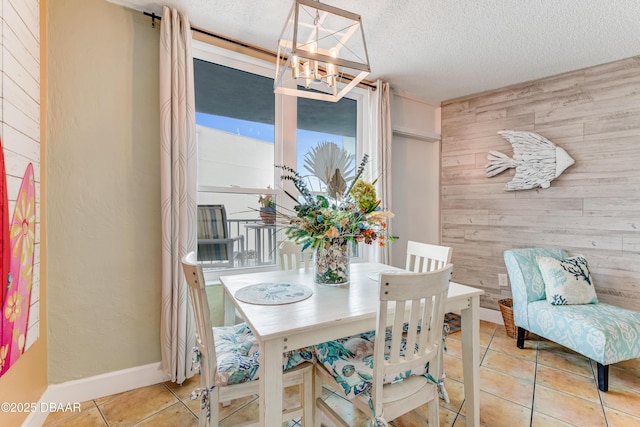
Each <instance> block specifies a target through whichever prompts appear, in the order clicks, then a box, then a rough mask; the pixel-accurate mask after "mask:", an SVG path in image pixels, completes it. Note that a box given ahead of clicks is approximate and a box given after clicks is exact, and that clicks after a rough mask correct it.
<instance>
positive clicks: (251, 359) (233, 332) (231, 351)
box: [213, 323, 315, 386]
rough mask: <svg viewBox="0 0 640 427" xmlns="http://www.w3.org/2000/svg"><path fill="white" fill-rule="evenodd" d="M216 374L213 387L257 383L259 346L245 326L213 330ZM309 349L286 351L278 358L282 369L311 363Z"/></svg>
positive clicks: (312, 359) (239, 325) (311, 351)
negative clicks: (216, 362)
mask: <svg viewBox="0 0 640 427" xmlns="http://www.w3.org/2000/svg"><path fill="white" fill-rule="evenodd" d="M213 339H214V341H215V343H216V357H217V361H218V370H217V372H216V380H215V383H216V385H217V386H225V385H231V384H240V383H245V382H249V381H253V380H256V379H258V370H259V368H260V363H259V360H260V346H259V343H258V339H257V338H256V336H255V335H254V334H253V332H252V331H251V329H250V328H249V325H247V324H246V323H240V324H237V325H234V326H223V327H216V328H213ZM314 361H315V355H314V352H313V347H305V348H303V349H299V350H292V351H287V352H285V353H284V354H283V355H282V368H283V369H290V368H293V367H294V366H297V365H299V364H301V363H303V362H314Z"/></svg>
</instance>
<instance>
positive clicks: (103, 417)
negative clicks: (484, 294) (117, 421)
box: [92, 399, 110, 427]
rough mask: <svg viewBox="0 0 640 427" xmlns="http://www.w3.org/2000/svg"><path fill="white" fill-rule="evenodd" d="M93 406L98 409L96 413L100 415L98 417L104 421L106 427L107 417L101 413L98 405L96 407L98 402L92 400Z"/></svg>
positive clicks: (107, 424)
mask: <svg viewBox="0 0 640 427" xmlns="http://www.w3.org/2000/svg"><path fill="white" fill-rule="evenodd" d="M92 402H93V404H94V405H96V408H98V413H99V414H100V417H102V421H104V424H105V425H106V426H107V427H110V426H109V421H107V417H106V416H105V415H104V413H103V412H102V409H101V408H100V405H98V402H96V400H95V399H94V400H92Z"/></svg>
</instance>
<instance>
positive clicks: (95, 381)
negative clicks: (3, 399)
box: [22, 362, 169, 427]
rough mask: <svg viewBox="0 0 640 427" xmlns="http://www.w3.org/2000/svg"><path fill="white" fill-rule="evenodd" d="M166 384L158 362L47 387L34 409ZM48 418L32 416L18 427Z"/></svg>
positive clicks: (38, 413)
mask: <svg viewBox="0 0 640 427" xmlns="http://www.w3.org/2000/svg"><path fill="white" fill-rule="evenodd" d="M168 380H169V377H168V376H167V374H166V373H165V372H164V371H163V370H162V369H161V367H160V362H157V363H151V364H148V365H143V366H136V367H134V368H128V369H122V370H120V371H114V372H107V373H106V374H100V375H96V376H93V377H88V378H82V379H79V380H73V381H67V382H65V383H62V384H51V385H49V387H47V389H46V390H45V392H44V393H43V394H42V397H40V401H39V402H38V408H40V407H46V406H47V403H57V404H59V403H64V404H66V403H72V404H73V403H75V402H84V401H86V400H92V399H97V398H99V397H104V396H109V395H111V394H116V393H122V392H124V391H129V390H133V389H135V388H140V387H146V386H149V385H153V384H158V383H161V382H164V381H168ZM48 415H49V413H47V412H40V411H36V412H32V413H31V414H29V417H27V419H26V420H25V422H24V423H23V424H22V426H23V427H35V426H37V427H40V426H41V425H42V424H43V423H44V421H45V419H46V418H47V416H48Z"/></svg>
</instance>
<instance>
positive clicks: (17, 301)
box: [4, 291, 22, 323]
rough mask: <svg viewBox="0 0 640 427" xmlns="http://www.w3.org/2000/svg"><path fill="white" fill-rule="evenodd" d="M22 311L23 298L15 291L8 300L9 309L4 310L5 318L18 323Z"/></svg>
mask: <svg viewBox="0 0 640 427" xmlns="http://www.w3.org/2000/svg"><path fill="white" fill-rule="evenodd" d="M21 311H22V297H21V296H20V295H19V294H18V291H15V292H14V293H13V294H11V295H9V298H7V307H6V308H5V309H4V317H6V318H7V319H9V322H11V323H13V322H15V321H16V319H17V318H18V316H20V312H21Z"/></svg>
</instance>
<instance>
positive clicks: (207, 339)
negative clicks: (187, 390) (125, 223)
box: [182, 252, 218, 425]
mask: <svg viewBox="0 0 640 427" xmlns="http://www.w3.org/2000/svg"><path fill="white" fill-rule="evenodd" d="M182 269H183V271H184V275H185V278H186V280H187V285H188V286H189V296H190V298H191V305H192V306H193V311H194V316H195V321H196V346H197V347H198V350H199V351H200V386H201V387H204V388H206V389H207V390H210V389H211V387H212V386H213V385H214V384H215V378H216V377H215V376H216V371H217V369H218V364H217V361H216V350H215V348H216V347H215V342H214V338H213V328H212V327H211V315H210V311H209V301H208V300H207V292H206V290H205V281H204V275H203V274H202V266H200V264H198V263H197V261H196V254H195V252H189V253H188V254H187V255H185V256H184V257H183V258H182ZM214 390H215V389H214ZM212 397H214V396H212ZM211 400H212V405H211V419H214V420H217V419H218V414H217V411H218V399H211ZM199 418H200V419H201V423H200V425H206V423H205V420H204V419H203V413H201V414H200V417H199Z"/></svg>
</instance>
